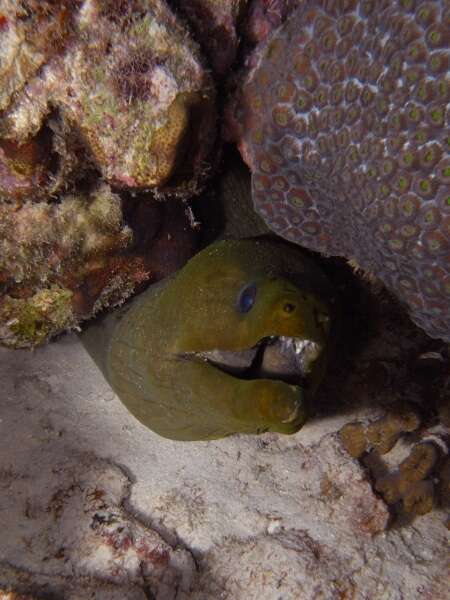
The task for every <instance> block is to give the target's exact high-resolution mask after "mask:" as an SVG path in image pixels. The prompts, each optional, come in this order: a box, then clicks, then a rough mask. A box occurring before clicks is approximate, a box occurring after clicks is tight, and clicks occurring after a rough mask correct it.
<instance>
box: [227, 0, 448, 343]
mask: <svg viewBox="0 0 450 600" xmlns="http://www.w3.org/2000/svg"><path fill="white" fill-rule="evenodd" d="M255 4H256V7H257V8H258V4H259V5H264V3H261V2H259V3H255ZM269 4H270V3H269ZM272 4H273V5H277V4H280V6H281V5H284V3H281V2H279V3H272ZM294 4H295V5H296V6H297V9H296V10H295V11H294V12H292V13H291V14H290V15H289V18H288V19H286V20H285V22H284V24H282V25H281V26H280V27H279V28H278V29H275V30H274V31H272V33H271V34H270V35H269V36H268V37H267V39H266V40H265V41H264V42H263V43H261V44H260V45H259V46H257V48H256V50H255V51H254V53H253V55H252V56H251V58H250V59H249V60H248V64H249V65H251V66H250V68H249V71H248V72H247V73H246V75H245V78H244V80H243V82H242V85H241V88H240V89H239V91H238V94H237V95H236V97H235V99H234V102H233V104H232V106H231V107H230V115H231V116H230V124H229V129H230V130H231V131H232V135H233V136H234V138H235V139H236V140H237V141H238V143H239V148H240V150H241V154H242V156H243V157H244V160H245V161H246V162H247V164H248V165H249V166H250V168H251V170H252V193H253V201H254V206H255V208H256V210H257V212H258V213H259V214H260V215H261V216H262V217H263V218H264V220H265V221H266V223H267V224H268V225H269V226H270V227H271V229H272V230H273V231H275V233H277V234H279V235H281V236H283V237H285V238H287V239H288V240H291V241H293V242H296V243H299V244H302V245H303V246H306V247H308V248H310V249H312V250H315V251H318V252H321V253H323V254H325V255H339V256H345V257H346V258H348V259H350V260H352V262H353V263H354V264H356V265H357V266H359V267H360V268H361V269H363V270H364V271H366V272H368V273H371V274H373V275H376V276H378V277H379V278H380V279H381V280H382V281H383V282H384V284H385V285H386V287H387V288H388V289H390V290H391V291H392V292H394V293H395V294H396V296H397V297H398V298H399V299H400V300H401V301H402V302H403V303H404V304H406V306H407V307H408V309H409V313H410V316H411V318H412V319H413V321H414V322H415V323H416V324H418V325H419V326H421V327H422V328H423V329H424V330H425V331H426V332H427V333H428V334H429V335H430V336H432V337H436V338H442V339H444V340H447V341H450V333H449V332H450V316H449V315H450V313H449V310H448V302H449V297H450V243H449V239H450V229H449V228H450V196H449V187H448V184H449V181H450V180H449V177H450V159H449V156H448V145H449V130H448V116H447V103H448V101H449V89H450V82H449V77H448V67H449V49H448V41H449V31H450V5H449V3H448V2H446V1H443V2H437V1H435V2H421V1H413V0H398V1H396V2H390V1H387V0H382V1H381V2H371V1H358V0H342V1H340V2H328V1H325V0H324V1H319V0H309V1H304V2H296V3H294ZM259 8H261V6H259ZM277 18H278V19H279V21H280V22H282V20H283V18H285V15H283V14H280V15H279V16H278V17H277ZM258 22H261V21H258V20H256V23H258ZM268 31H270V26H268ZM266 34H267V32H262V33H261V35H260V36H259V38H260V39H263V38H264V37H265V36H266ZM255 39H258V36H256V38H255Z"/></svg>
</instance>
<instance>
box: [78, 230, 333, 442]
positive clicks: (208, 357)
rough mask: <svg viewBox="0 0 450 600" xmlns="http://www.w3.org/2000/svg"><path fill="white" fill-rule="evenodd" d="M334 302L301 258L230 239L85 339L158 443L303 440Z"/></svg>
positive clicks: (265, 244)
mask: <svg viewBox="0 0 450 600" xmlns="http://www.w3.org/2000/svg"><path fill="white" fill-rule="evenodd" d="M332 302H333V297H332V293H331V291H330V287H329V284H328V282H327V280H326V279H325V277H324V275H323V274H322V273H321V271H320V270H319V269H318V267H317V266H316V265H315V264H314V263H313V262H311V260H310V259H309V258H308V257H306V256H305V254H304V253H303V252H302V251H301V250H300V249H297V248H295V247H292V246H288V245H286V244H285V243H283V242H277V241H271V240H264V239H261V240H240V241H231V240H229V241H222V242H217V243H215V244H213V245H211V246H208V247H207V248H206V249H204V250H203V251H202V252H200V253H199V254H197V255H196V256H194V257H193V258H192V259H191V260H190V261H189V262H188V263H187V265H186V266H185V267H184V268H183V269H182V270H181V271H179V272H178V273H177V274H176V275H174V276H173V277H171V278H169V279H167V280H165V281H163V282H161V283H160V284H157V285H156V286H153V287H151V288H149V289H148V290H147V291H145V292H144V293H143V294H141V295H140V296H138V297H137V298H135V299H134V300H133V301H132V302H131V304H130V305H129V306H125V307H124V308H123V309H121V310H120V311H118V313H117V314H114V313H112V314H110V315H107V316H106V317H104V319H102V320H101V321H100V322H98V323H92V324H90V326H88V327H87V328H86V330H85V331H84V332H83V333H82V335H81V339H82V341H83V343H84V344H85V346H86V347H87V349H88V351H89V352H90V353H91V355H92V356H93V358H94V359H95V360H96V362H97V364H98V365H99V367H100V368H101V369H102V371H103V374H104V375H105V377H106V379H107V380H108V382H109V383H110V384H111V386H112V388H113V389H114V390H115V392H116V393H117V394H118V396H119V398H120V399H121V400H122V402H123V403H124V404H125V406H126V407H127V408H128V409H129V410H130V411H131V412H132V413H133V415H134V416H135V417H136V418H137V419H139V420H140V421H141V422H142V423H143V424H145V425H146V426H147V427H149V428H150V429H152V430H154V431H155V432H157V433H158V434H159V435H162V436H164V437H168V438H171V439H177V440H203V439H213V438H219V437H223V436H226V435H230V434H233V433H260V432H263V431H277V432H281V433H294V432H295V431H297V430H298V429H300V428H301V426H302V425H303V423H304V421H305V419H306V417H307V404H308V402H309V400H310V398H311V397H312V395H313V394H314V392H315V390H316V388H317V386H318V384H319V382H320V380H321V377H322V375H323V371H324V368H325V363H326V358H327V352H328V347H329V346H328V338H329V334H330V328H331V325H332V323H331V322H330V320H331V314H332V310H333V308H332Z"/></svg>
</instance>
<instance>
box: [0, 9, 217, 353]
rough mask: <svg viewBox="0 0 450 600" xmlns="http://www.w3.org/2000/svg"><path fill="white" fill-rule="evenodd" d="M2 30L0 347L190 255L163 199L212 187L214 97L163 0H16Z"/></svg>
mask: <svg viewBox="0 0 450 600" xmlns="http://www.w3.org/2000/svg"><path fill="white" fill-rule="evenodd" d="M0 34H1V40H2V44H1V48H0V82H1V84H0V88H1V89H0V111H1V112H0V343H3V344H6V345H10V346H13V347H25V346H35V345H37V344H39V343H42V342H44V341H45V340H47V339H49V338H50V337H51V336H52V335H55V334H57V333H60V332H62V331H64V330H66V329H68V328H72V327H76V326H77V325H78V323H79V322H80V321H81V320H83V319H86V318H88V317H90V316H92V315H93V314H95V313H96V312H97V311H99V310H100V309H101V308H103V307H105V306H109V305H115V304H118V303H120V302H122V301H123V300H124V299H125V298H127V297H128V296H129V295H130V294H131V293H132V292H134V291H136V290H137V289H139V288H140V287H141V286H142V284H143V283H144V282H146V281H147V282H148V281H155V280H157V279H160V278H161V277H164V276H165V275H167V274H168V273H170V272H172V271H173V270H174V269H177V268H179V267H180V266H181V265H182V264H184V262H185V261H186V260H187V258H189V256H191V254H192V253H193V251H194V237H195V236H194V232H193V231H192V230H191V228H190V226H189V220H188V216H187V215H186V214H185V209H184V207H183V206H182V205H181V203H180V202H179V201H178V199H177V198H172V199H171V203H166V204H158V203H156V201H155V200H154V198H155V196H156V197H161V196H175V197H182V198H186V197H187V196H190V195H192V194H194V193H196V192H197V191H198V190H199V187H200V186H201V185H202V181H203V179H204V175H205V173H206V172H207V170H208V169H207V157H208V155H209V153H210V150H211V147H212V145H213V143H214V126H215V125H214V120H215V116H214V93H213V89H212V83H211V80H210V78H209V76H208V75H207V74H206V72H205V70H204V69H203V67H202V65H201V61H200V55H199V52H198V50H197V47H196V45H195V44H194V43H193V41H192V40H191V38H190V37H189V35H188V32H187V30H186V29H185V28H183V27H182V26H181V25H180V24H179V22H178V20H177V19H176V17H175V16H174V14H173V13H172V12H171V11H170V9H169V8H168V7H167V5H166V4H165V3H164V1H159V0H133V2H99V1H97V0H77V1H75V2H68V1H63V2H59V3H55V2H53V1H50V0H44V1H42V2H37V1H36V0H21V1H13V0H6V1H5V2H3V3H2V5H1V8H0ZM148 189H151V195H150V193H148V192H147V191H145V190H148ZM128 191H129V192H130V193H128ZM136 193H138V195H136Z"/></svg>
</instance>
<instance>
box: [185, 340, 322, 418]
mask: <svg viewBox="0 0 450 600" xmlns="http://www.w3.org/2000/svg"><path fill="white" fill-rule="evenodd" d="M322 350H323V346H322V345H321V344H319V343H317V342H314V341H312V340H307V339H304V338H298V337H288V336H269V337H265V338H262V339H261V340H260V341H259V342H258V343H257V344H256V345H255V346H253V347H251V348H248V349H245V350H239V351H228V350H219V349H215V350H209V351H202V352H192V353H189V355H188V356H186V355H185V356H186V358H190V359H191V360H202V361H205V362H208V363H209V364H211V365H213V366H214V367H216V368H218V369H220V370H221V371H224V372H226V373H229V374H230V375H233V376H234V377H237V378H239V379H275V380H279V381H283V382H285V383H288V384H290V385H297V386H301V387H302V388H304V389H307V388H308V384H309V375H310V373H311V371H312V369H313V366H314V363H315V362H316V361H317V359H318V358H319V357H320V355H321V353H322ZM295 418H296V415H292V417H291V416H290V417H289V418H288V420H287V421H285V422H291V421H293V420H295Z"/></svg>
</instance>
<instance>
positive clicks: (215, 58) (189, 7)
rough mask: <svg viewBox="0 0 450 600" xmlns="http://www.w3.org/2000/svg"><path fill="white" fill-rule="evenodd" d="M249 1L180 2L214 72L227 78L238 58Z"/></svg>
mask: <svg viewBox="0 0 450 600" xmlns="http://www.w3.org/2000/svg"><path fill="white" fill-rule="evenodd" d="M247 1H248V0H231V1H228V2H222V0H179V1H178V6H179V8H180V9H181V11H182V12H183V14H184V15H185V16H186V18H187V19H188V21H189V22H190V23H191V25H192V27H193V29H194V31H195V34H196V37H197V39H198V40H199V41H200V42H201V44H202V46H203V49H204V51H205V54H206V56H207V57H208V59H209V61H210V63H211V66H212V68H213V70H214V73H215V74H216V75H217V76H219V77H223V76H224V75H226V74H227V72H228V71H229V68H230V66H231V65H232V63H233V62H234V60H235V58H236V53H237V48H238V43H239V38H238V32H237V28H238V23H239V20H240V18H241V17H242V14H243V12H244V9H245V8H246V5H247Z"/></svg>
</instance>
